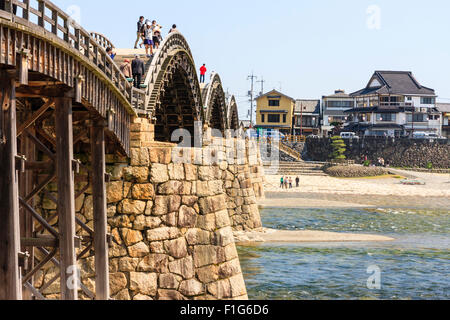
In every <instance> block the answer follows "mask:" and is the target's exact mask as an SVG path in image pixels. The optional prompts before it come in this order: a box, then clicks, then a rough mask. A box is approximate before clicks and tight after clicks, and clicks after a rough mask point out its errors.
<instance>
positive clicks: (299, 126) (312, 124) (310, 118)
mask: <svg viewBox="0 0 450 320" xmlns="http://www.w3.org/2000/svg"><path fill="white" fill-rule="evenodd" d="M293 132H294V135H296V136H309V135H312V134H314V135H318V134H319V133H320V100H296V101H295V109H294V131H293Z"/></svg>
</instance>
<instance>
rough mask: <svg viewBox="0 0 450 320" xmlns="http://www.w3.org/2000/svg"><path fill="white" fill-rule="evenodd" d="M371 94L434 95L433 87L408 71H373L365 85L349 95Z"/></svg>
mask: <svg viewBox="0 0 450 320" xmlns="http://www.w3.org/2000/svg"><path fill="white" fill-rule="evenodd" d="M373 94H399V95H429V96H436V93H435V91H434V89H430V88H427V87H424V86H422V85H421V84H420V83H419V82H418V81H417V80H416V79H415V78H414V76H413V74H412V72H410V71H375V73H374V74H373V76H372V78H371V79H370V81H369V83H368V84H367V86H366V87H365V88H364V89H361V90H359V91H356V92H354V93H352V94H351V96H353V97H354V96H361V95H373Z"/></svg>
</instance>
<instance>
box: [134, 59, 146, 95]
mask: <svg viewBox="0 0 450 320" xmlns="http://www.w3.org/2000/svg"><path fill="white" fill-rule="evenodd" d="M131 70H132V72H133V79H134V87H135V88H138V89H140V87H141V81H142V75H143V74H144V73H145V66H144V62H143V61H142V60H141V59H139V55H137V54H136V55H135V56H134V59H133V61H132V62H131Z"/></svg>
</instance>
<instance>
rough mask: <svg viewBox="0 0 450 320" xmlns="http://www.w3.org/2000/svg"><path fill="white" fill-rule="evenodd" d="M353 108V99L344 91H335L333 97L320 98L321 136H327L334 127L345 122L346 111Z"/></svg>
mask: <svg viewBox="0 0 450 320" xmlns="http://www.w3.org/2000/svg"><path fill="white" fill-rule="evenodd" d="M354 107H355V99H354V98H353V97H351V96H350V95H349V94H346V93H345V91H344V90H336V91H335V92H334V94H333V95H330V96H323V97H322V134H323V135H324V136H329V135H330V134H331V132H332V130H333V128H334V127H335V126H334V124H340V125H341V126H343V125H344V124H345V123H346V122H347V117H348V114H346V113H345V111H346V110H349V109H353V108H354Z"/></svg>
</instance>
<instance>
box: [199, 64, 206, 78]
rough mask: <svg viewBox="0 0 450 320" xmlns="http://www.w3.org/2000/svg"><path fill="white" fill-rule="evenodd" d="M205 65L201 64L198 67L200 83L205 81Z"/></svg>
mask: <svg viewBox="0 0 450 320" xmlns="http://www.w3.org/2000/svg"><path fill="white" fill-rule="evenodd" d="M206 71H208V70H207V69H206V65H205V64H203V66H202V67H201V68H200V83H205V75H206Z"/></svg>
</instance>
